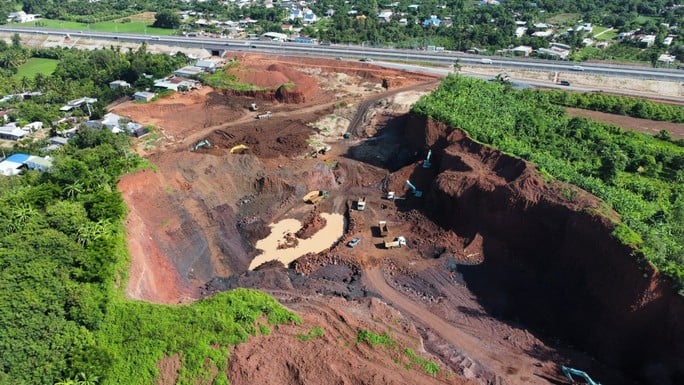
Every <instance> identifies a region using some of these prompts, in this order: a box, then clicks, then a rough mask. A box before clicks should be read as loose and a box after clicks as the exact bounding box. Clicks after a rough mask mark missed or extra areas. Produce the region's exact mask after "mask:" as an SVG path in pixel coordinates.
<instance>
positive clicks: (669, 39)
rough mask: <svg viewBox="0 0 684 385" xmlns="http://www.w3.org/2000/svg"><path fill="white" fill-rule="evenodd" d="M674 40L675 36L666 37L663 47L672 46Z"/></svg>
mask: <svg viewBox="0 0 684 385" xmlns="http://www.w3.org/2000/svg"><path fill="white" fill-rule="evenodd" d="M672 40H674V36H668V37H666V38H665V39H663V45H664V46H666V47H667V46H669V45H670V44H672Z"/></svg>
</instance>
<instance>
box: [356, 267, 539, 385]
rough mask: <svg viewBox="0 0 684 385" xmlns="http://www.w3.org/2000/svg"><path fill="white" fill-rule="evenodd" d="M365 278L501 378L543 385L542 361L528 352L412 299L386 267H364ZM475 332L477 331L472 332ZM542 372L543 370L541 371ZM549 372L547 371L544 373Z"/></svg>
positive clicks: (390, 300)
mask: <svg viewBox="0 0 684 385" xmlns="http://www.w3.org/2000/svg"><path fill="white" fill-rule="evenodd" d="M363 277H364V280H365V281H366V282H367V286H368V289H369V290H371V291H374V292H375V293H377V294H379V295H380V296H381V297H382V298H383V299H384V300H385V301H387V303H388V304H390V305H392V306H393V307H395V308H397V309H399V310H400V311H401V312H402V313H404V314H405V315H406V316H408V317H410V318H413V319H414V320H416V321H417V322H419V323H421V324H423V325H426V327H427V328H430V329H431V330H433V331H434V332H435V333H436V334H438V335H439V336H440V337H441V338H443V339H444V340H445V341H447V342H448V343H451V344H453V345H454V346H456V347H458V348H459V349H461V350H463V351H465V352H468V355H469V356H470V357H471V358H472V360H474V361H475V362H477V363H479V364H480V365H483V366H485V367H486V368H488V369H490V370H492V371H493V372H495V373H506V374H507V376H506V377H505V378H504V377H503V376H502V377H501V381H502V382H503V383H508V384H539V383H541V382H542V381H545V380H543V379H541V378H540V377H539V376H538V375H537V374H536V373H535V371H534V369H535V367H536V365H539V366H540V367H541V363H540V362H539V361H537V360H535V359H533V358H531V357H529V356H527V355H526V354H525V352H524V351H522V350H519V351H515V349H514V348H513V347H511V346H502V344H501V341H500V340H496V339H494V340H493V339H492V338H491V337H492V335H491V334H489V335H487V334H483V333H481V331H480V330H477V329H474V328H472V325H465V324H458V323H454V322H451V323H450V322H447V321H445V320H444V319H443V318H441V317H439V316H438V315H436V314H433V313H432V312H431V311H430V310H428V309H426V308H425V307H424V306H423V305H422V304H420V303H417V302H414V301H412V300H411V299H410V298H407V297H406V296H405V295H402V294H401V293H399V292H398V291H396V290H395V289H394V288H392V287H391V286H390V285H388V284H387V282H386V281H385V278H384V276H383V273H382V270H381V269H379V268H373V269H368V270H364V275H363ZM469 331H470V332H474V334H470V333H469ZM539 373H540V374H542V373H543V372H542V371H541V370H540V371H539ZM543 374H544V375H547V374H546V373H543Z"/></svg>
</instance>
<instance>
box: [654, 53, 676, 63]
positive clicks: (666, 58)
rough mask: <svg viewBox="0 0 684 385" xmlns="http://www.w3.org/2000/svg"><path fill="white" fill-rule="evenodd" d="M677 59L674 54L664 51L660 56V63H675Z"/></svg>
mask: <svg viewBox="0 0 684 385" xmlns="http://www.w3.org/2000/svg"><path fill="white" fill-rule="evenodd" d="M676 59H677V58H676V57H674V56H673V55H668V54H667V53H664V54H662V55H660V56H659V57H658V63H663V64H667V65H670V64H672V63H674V62H675V60H676Z"/></svg>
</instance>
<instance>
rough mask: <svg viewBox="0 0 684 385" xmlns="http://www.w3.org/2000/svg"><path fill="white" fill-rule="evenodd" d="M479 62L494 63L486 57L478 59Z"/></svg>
mask: <svg viewBox="0 0 684 385" xmlns="http://www.w3.org/2000/svg"><path fill="white" fill-rule="evenodd" d="M480 63H482V64H494V62H493V61H492V59H487V58H482V59H480Z"/></svg>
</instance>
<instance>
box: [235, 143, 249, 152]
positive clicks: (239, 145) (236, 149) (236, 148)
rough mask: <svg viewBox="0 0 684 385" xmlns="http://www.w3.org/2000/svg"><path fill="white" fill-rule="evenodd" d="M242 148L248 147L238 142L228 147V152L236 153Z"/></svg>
mask: <svg viewBox="0 0 684 385" xmlns="http://www.w3.org/2000/svg"><path fill="white" fill-rule="evenodd" d="M244 150H249V147H247V146H246V145H244V144H238V145H237V146H233V147H231V148H230V153H231V154H234V153H236V152H238V151H240V152H242V151H244Z"/></svg>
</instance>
